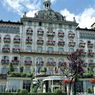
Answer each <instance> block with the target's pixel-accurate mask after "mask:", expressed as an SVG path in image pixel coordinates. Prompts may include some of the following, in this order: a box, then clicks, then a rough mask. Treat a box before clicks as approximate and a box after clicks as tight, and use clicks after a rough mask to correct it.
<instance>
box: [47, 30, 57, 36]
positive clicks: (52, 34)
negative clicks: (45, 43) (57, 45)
mask: <svg viewBox="0 0 95 95" xmlns="http://www.w3.org/2000/svg"><path fill="white" fill-rule="evenodd" d="M47 36H55V32H49V31H48V32H47Z"/></svg>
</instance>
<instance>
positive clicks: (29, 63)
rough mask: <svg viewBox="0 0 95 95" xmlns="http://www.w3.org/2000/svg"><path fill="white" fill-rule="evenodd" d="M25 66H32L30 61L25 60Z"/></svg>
mask: <svg viewBox="0 0 95 95" xmlns="http://www.w3.org/2000/svg"><path fill="white" fill-rule="evenodd" d="M24 63H25V64H24V65H25V66H31V65H32V61H27V60H25V62H24Z"/></svg>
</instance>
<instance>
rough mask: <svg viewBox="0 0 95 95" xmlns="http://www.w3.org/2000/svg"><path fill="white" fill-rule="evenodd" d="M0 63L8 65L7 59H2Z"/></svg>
mask: <svg viewBox="0 0 95 95" xmlns="http://www.w3.org/2000/svg"><path fill="white" fill-rule="evenodd" d="M1 63H2V65H9V60H6V59H2V60H1Z"/></svg>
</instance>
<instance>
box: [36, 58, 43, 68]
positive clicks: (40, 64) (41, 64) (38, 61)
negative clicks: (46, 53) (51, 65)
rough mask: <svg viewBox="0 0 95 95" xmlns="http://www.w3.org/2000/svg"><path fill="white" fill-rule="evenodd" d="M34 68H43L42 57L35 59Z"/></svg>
mask: <svg viewBox="0 0 95 95" xmlns="http://www.w3.org/2000/svg"><path fill="white" fill-rule="evenodd" d="M36 66H43V58H42V57H38V58H37V59H36Z"/></svg>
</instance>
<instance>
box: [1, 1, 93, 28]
mask: <svg viewBox="0 0 95 95" xmlns="http://www.w3.org/2000/svg"><path fill="white" fill-rule="evenodd" d="M43 1H44V0H0V19H1V20H4V21H9V20H10V21H19V20H20V18H21V17H22V16H23V14H24V13H25V12H26V13H27V14H26V15H27V16H28V17H33V16H34V14H35V12H37V11H38V10H41V9H44V7H43ZM51 2H52V6H51V7H52V9H53V10H55V11H58V12H60V13H61V14H62V15H63V16H66V20H69V21H72V20H73V17H75V19H76V21H77V23H79V27H81V28H85V27H87V28H90V26H91V25H92V24H93V23H94V22H95V0H51Z"/></svg>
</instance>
